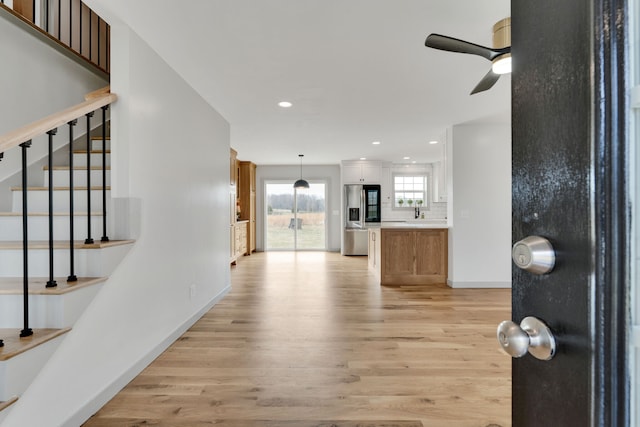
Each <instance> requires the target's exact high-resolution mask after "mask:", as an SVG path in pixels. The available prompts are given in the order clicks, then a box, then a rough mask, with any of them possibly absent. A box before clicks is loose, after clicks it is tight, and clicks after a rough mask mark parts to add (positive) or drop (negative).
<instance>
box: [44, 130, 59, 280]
mask: <svg viewBox="0 0 640 427" xmlns="http://www.w3.org/2000/svg"><path fill="white" fill-rule="evenodd" d="M57 133H58V129H57V128H55V129H51V130H50V131H49V132H47V135H49V280H48V281H47V286H46V287H47V288H55V287H56V286H58V283H57V282H56V281H55V280H53V136H54V135H55V134H57Z"/></svg>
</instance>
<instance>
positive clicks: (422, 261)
mask: <svg viewBox="0 0 640 427" xmlns="http://www.w3.org/2000/svg"><path fill="white" fill-rule="evenodd" d="M443 231H444V230H420V231H416V233H415V235H416V274H417V275H430V276H432V275H446V274H447V262H446V256H445V254H446V253H447V248H446V246H445V242H446V236H443ZM422 255H425V256H422Z"/></svg>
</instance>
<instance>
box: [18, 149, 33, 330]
mask: <svg viewBox="0 0 640 427" xmlns="http://www.w3.org/2000/svg"><path fill="white" fill-rule="evenodd" d="M20 147H22V260H23V261H22V294H23V298H22V301H23V303H22V305H23V310H22V313H23V317H24V328H23V329H22V331H20V337H28V336H31V335H33V330H31V328H30V327H29V233H28V227H29V226H28V221H27V220H28V218H27V212H28V211H27V148H29V147H31V140H29V141H27V142H23V143H22V144H20Z"/></svg>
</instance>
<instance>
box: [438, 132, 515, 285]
mask: <svg viewBox="0 0 640 427" xmlns="http://www.w3.org/2000/svg"><path fill="white" fill-rule="evenodd" d="M451 134H452V138H451V141H450V144H449V146H450V147H449V149H450V150H451V152H450V153H449V156H448V159H449V161H450V162H451V163H450V165H449V166H450V167H449V171H450V172H451V181H450V187H449V202H448V208H449V212H450V216H451V219H450V222H449V223H450V224H451V225H452V227H451V228H450V229H449V278H448V282H449V285H450V286H452V287H454V288H458V287H510V286H511V126H510V125H459V126H454V127H453V130H452V133H451Z"/></svg>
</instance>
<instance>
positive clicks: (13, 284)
mask: <svg viewBox="0 0 640 427" xmlns="http://www.w3.org/2000/svg"><path fill="white" fill-rule="evenodd" d="M48 280H49V278H47V277H30V278H29V295H64V294H67V293H69V292H73V291H75V290H78V289H82V288H86V287H88V286H92V285H96V284H98V283H103V282H105V281H106V280H107V278H106V277H78V280H77V281H76V282H67V278H66V277H56V278H55V280H56V282H57V283H58V286H56V287H55V288H47V287H46V285H47V281H48ZM22 286H23V284H22V277H0V295H23V292H22Z"/></svg>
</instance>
